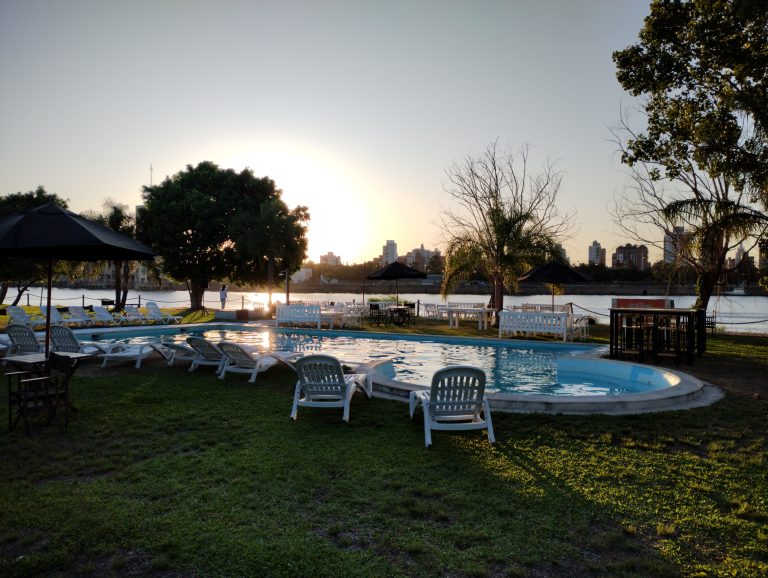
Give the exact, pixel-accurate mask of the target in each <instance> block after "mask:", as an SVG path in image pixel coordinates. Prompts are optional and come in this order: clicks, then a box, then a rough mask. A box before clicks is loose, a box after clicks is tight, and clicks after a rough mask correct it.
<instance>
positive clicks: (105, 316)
mask: <svg viewBox="0 0 768 578" xmlns="http://www.w3.org/2000/svg"><path fill="white" fill-rule="evenodd" d="M93 315H94V320H95V321H96V323H102V324H105V325H122V324H123V323H126V322H127V319H126V318H125V317H123V316H122V315H120V316H115V315H112V314H111V313H110V312H109V311H107V309H106V307H104V306H103V305H94V306H93Z"/></svg>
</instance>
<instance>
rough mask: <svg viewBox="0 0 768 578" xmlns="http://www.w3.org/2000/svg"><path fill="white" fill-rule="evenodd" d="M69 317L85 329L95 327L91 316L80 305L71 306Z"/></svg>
mask: <svg viewBox="0 0 768 578" xmlns="http://www.w3.org/2000/svg"><path fill="white" fill-rule="evenodd" d="M69 316H70V317H71V318H72V320H73V321H76V322H77V323H78V324H79V325H82V326H83V327H90V326H91V325H93V319H92V318H91V316H90V315H88V312H87V311H86V310H85V308H84V307H82V306H80V305H70V306H69Z"/></svg>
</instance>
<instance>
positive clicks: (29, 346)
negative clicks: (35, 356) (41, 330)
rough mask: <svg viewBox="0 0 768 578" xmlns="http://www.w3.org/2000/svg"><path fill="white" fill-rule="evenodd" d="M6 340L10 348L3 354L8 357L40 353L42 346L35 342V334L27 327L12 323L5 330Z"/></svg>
mask: <svg viewBox="0 0 768 578" xmlns="http://www.w3.org/2000/svg"><path fill="white" fill-rule="evenodd" d="M5 332H6V333H7V334H8V339H10V341H11V345H10V347H8V349H7V351H6V352H5V354H6V356H8V355H26V354H28V353H42V352H43V349H44V348H43V346H42V344H41V343H40V342H38V341H37V337H35V332H34V331H32V329H30V328H29V327H28V326H27V325H19V324H17V323H12V324H10V325H8V327H6V328H5Z"/></svg>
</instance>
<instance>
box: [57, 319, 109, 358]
mask: <svg viewBox="0 0 768 578" xmlns="http://www.w3.org/2000/svg"><path fill="white" fill-rule="evenodd" d="M51 351H66V352H69V353H90V354H93V355H96V354H98V353H106V352H107V350H106V349H105V348H104V347H102V346H101V345H97V344H95V343H90V342H89V343H81V342H80V340H79V339H78V338H77V336H76V335H75V334H74V333H73V331H72V330H71V329H70V328H69V327H66V326H64V325H51Z"/></svg>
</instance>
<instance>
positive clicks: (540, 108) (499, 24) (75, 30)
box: [0, 0, 659, 263]
mask: <svg viewBox="0 0 768 578" xmlns="http://www.w3.org/2000/svg"><path fill="white" fill-rule="evenodd" d="M648 12H649V0H579V1H578V2H574V1H573V0H506V1H502V0H465V1H455V0H426V1H420V0H410V1H400V0H392V1H387V2H382V1H381V0H370V1H369V0H350V1H324V0H314V1H313V0H301V1H298V0H296V1H293V0H282V1H279V0H274V1H258V0H216V1H213V0H209V1H199V0H131V1H130V2H125V1H124V0H114V1H113V0H0V86H2V90H0V194H10V193H15V192H26V191H31V190H34V189H35V188H36V187H37V186H38V185H42V186H44V187H45V189H46V190H47V191H49V192H53V193H56V194H58V195H59V196H61V197H63V198H66V199H68V201H69V207H70V209H72V210H74V211H76V212H80V211H85V210H101V209H102V206H103V203H104V201H105V200H107V199H112V200H115V201H117V202H120V203H124V204H126V205H128V206H130V207H134V206H136V205H138V204H140V203H141V202H142V198H141V191H142V187H143V186H145V185H148V184H150V183H151V182H152V183H154V184H158V183H159V182H161V181H162V180H163V179H165V178H166V177H168V176H172V175H174V174H175V173H177V172H179V171H182V170H184V169H185V168H186V166H187V165H196V164H197V163H199V162H202V161H212V162H214V163H216V164H217V165H219V166H220V167H221V168H232V169H235V170H237V171H240V170H242V169H244V168H246V167H249V168H250V169H252V170H253V172H254V173H255V175H256V176H259V177H261V176H268V177H270V178H272V179H273V180H274V181H275V182H276V184H277V186H278V187H279V188H280V189H281V190H282V191H283V199H284V200H285V201H286V203H288V205H289V206H291V207H293V206H296V205H305V206H307V207H308V208H309V211H310V215H311V220H310V222H309V233H308V239H309V251H308V253H309V258H311V259H313V260H315V261H317V260H318V258H319V256H320V255H322V254H325V253H327V252H333V253H335V254H336V255H339V256H341V258H342V262H344V263H356V262H361V261H362V260H363V259H366V260H367V259H371V258H374V257H376V256H378V255H380V254H381V250H382V246H383V245H384V244H385V242H386V241H387V240H388V239H392V240H394V241H396V242H397V246H398V252H399V253H400V254H405V253H406V252H407V251H410V250H411V249H413V248H415V247H419V246H420V245H422V244H423V245H424V246H425V247H426V248H427V249H432V248H436V247H437V248H440V247H442V240H443V234H442V232H441V228H440V214H441V212H442V211H443V210H444V209H446V208H450V207H451V206H452V205H451V201H450V198H449V196H448V195H447V193H446V192H445V188H446V186H447V178H446V169H448V168H449V167H450V166H452V165H453V164H454V163H456V162H461V161H462V160H463V159H464V158H466V157H467V156H468V155H470V156H478V155H479V154H480V153H482V151H483V150H484V149H485V147H486V146H488V145H489V144H491V143H493V142H497V143H498V145H499V147H500V148H502V149H504V150H507V151H514V150H517V149H518V148H519V147H520V146H523V145H527V146H529V147H530V148H531V157H530V159H529V171H530V170H533V171H534V172H535V171H537V170H538V168H539V167H540V166H541V165H542V164H543V163H544V162H545V161H554V162H555V163H556V166H557V168H558V169H559V170H560V171H562V173H563V181H562V185H561V188H560V192H559V195H558V208H559V210H560V211H561V212H564V213H573V214H575V223H576V228H575V230H574V232H573V234H572V237H571V238H569V239H568V240H566V241H565V243H564V245H565V248H566V250H567V253H568V256H569V257H570V259H571V261H572V262H573V263H578V262H585V261H587V247H588V245H590V244H591V243H592V241H593V240H597V241H599V242H600V243H601V245H602V246H603V248H606V249H607V253H608V255H610V254H611V252H612V251H613V250H614V249H615V247H616V246H618V245H620V244H624V243H626V242H630V241H631V239H626V238H624V237H622V236H621V234H620V232H619V229H618V227H617V226H616V224H615V223H614V221H613V218H612V217H611V215H610V212H609V208H610V206H611V205H612V204H613V202H614V199H615V198H616V197H617V195H619V194H620V193H621V192H622V191H623V190H624V188H625V187H627V186H628V185H629V184H630V179H629V177H628V176H627V171H626V168H624V167H622V165H621V163H620V160H619V156H618V154H617V152H616V148H617V147H616V144H615V143H613V142H612V135H611V127H613V126H615V125H616V124H617V121H618V120H619V118H620V114H621V110H622V108H623V107H624V108H627V107H629V108H632V107H635V106H636V105H635V102H634V100H633V99H632V98H631V97H630V96H629V95H628V94H627V93H625V92H624V91H623V90H622V88H621V86H620V85H619V84H618V81H617V80H616V72H615V66H614V64H613V61H612V59H611V54H612V53H613V52H614V51H615V50H620V49H622V48H625V47H627V46H629V45H630V44H634V43H636V42H637V38H638V33H639V31H640V29H641V28H642V25H643V19H644V18H645V16H646V15H647V14H648ZM150 167H151V169H150ZM649 249H651V248H649ZM650 256H651V260H654V258H659V255H655V254H654V251H653V249H651V255H650ZM609 260H610V257H609Z"/></svg>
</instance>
